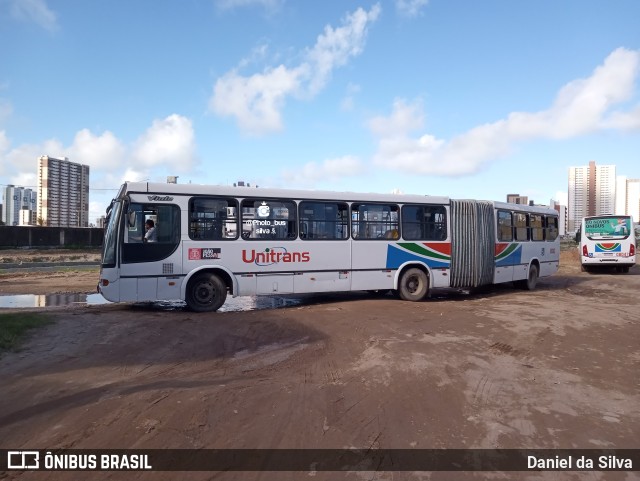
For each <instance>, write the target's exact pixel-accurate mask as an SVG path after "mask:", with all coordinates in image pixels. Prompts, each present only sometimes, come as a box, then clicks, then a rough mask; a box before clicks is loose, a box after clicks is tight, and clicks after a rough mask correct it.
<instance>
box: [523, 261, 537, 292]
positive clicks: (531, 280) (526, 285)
mask: <svg viewBox="0 0 640 481" xmlns="http://www.w3.org/2000/svg"><path fill="white" fill-rule="evenodd" d="M537 284H538V266H537V265H535V264H531V265H530V266H529V272H528V274H527V278H526V279H523V280H521V281H518V287H520V288H522V289H525V290H527V291H533V290H534V289H535V288H536V285H537Z"/></svg>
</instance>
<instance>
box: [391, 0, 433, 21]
mask: <svg viewBox="0 0 640 481" xmlns="http://www.w3.org/2000/svg"><path fill="white" fill-rule="evenodd" d="M428 3H429V0H396V10H397V12H398V13H399V14H400V15H403V16H405V17H417V16H418V15H420V14H422V7H426V6H427V4H428Z"/></svg>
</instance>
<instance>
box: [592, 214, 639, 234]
mask: <svg viewBox="0 0 640 481" xmlns="http://www.w3.org/2000/svg"><path fill="white" fill-rule="evenodd" d="M632 228H633V227H632V225H631V217H629V216H602V217H588V218H586V219H585V220H584V230H585V235H586V236H587V238H588V239H590V240H597V239H625V238H627V237H628V236H629V234H630V233H631V229H632Z"/></svg>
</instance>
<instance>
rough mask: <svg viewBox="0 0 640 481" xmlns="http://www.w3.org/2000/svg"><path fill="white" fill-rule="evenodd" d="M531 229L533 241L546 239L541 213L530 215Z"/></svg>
mask: <svg viewBox="0 0 640 481" xmlns="http://www.w3.org/2000/svg"><path fill="white" fill-rule="evenodd" d="M529 229H530V230H531V235H530V239H531V240H532V241H543V240H544V230H543V225H542V216H541V215H539V214H530V215H529Z"/></svg>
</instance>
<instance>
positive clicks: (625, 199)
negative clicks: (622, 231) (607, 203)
mask: <svg viewBox="0 0 640 481" xmlns="http://www.w3.org/2000/svg"><path fill="white" fill-rule="evenodd" d="M615 213H616V214H619V215H630V216H632V217H633V221H634V222H636V223H637V222H640V179H627V178H626V177H624V176H618V177H617V179H616V212H615Z"/></svg>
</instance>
